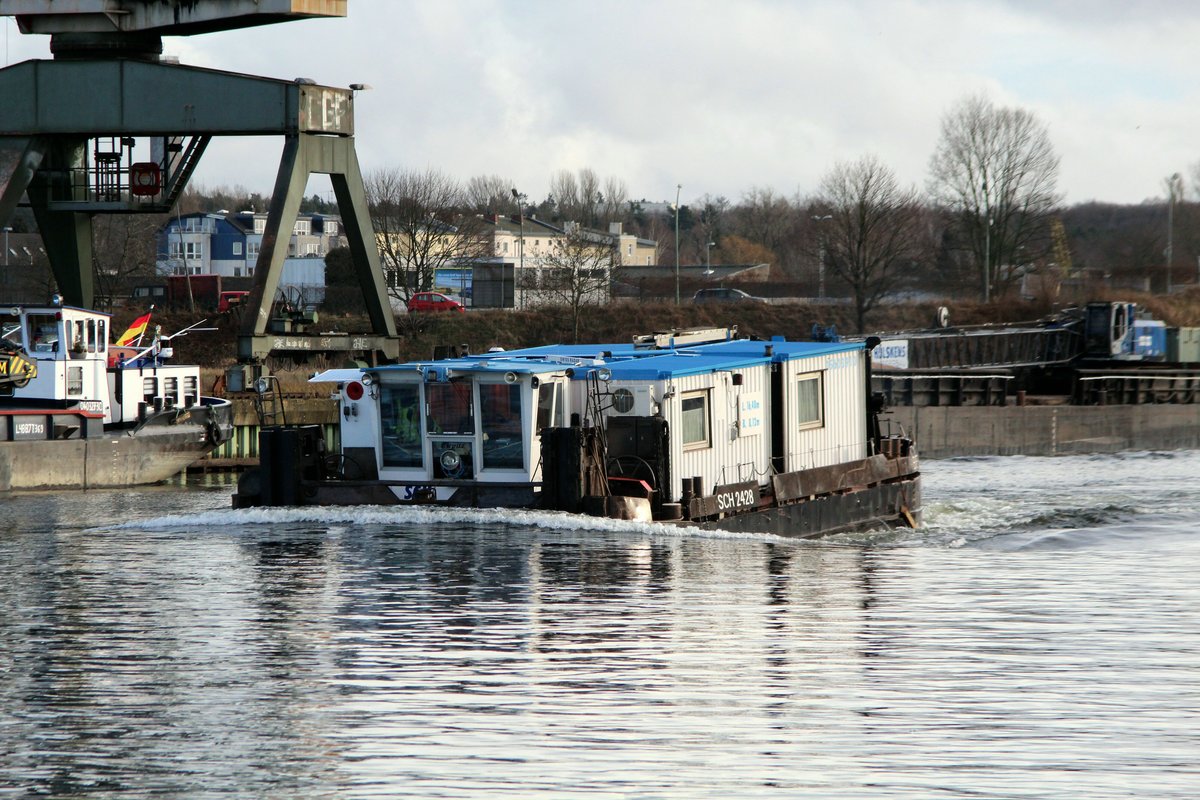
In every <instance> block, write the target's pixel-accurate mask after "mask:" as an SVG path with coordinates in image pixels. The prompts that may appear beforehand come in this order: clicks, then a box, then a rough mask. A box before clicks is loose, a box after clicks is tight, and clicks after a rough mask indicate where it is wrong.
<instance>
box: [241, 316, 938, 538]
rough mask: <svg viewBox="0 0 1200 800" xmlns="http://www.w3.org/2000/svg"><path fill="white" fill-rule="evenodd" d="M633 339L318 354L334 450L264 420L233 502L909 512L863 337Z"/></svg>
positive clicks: (816, 522)
mask: <svg viewBox="0 0 1200 800" xmlns="http://www.w3.org/2000/svg"><path fill="white" fill-rule="evenodd" d="M735 334H736V331H735V329H691V330H683V331H670V332H665V333H656V334H649V335H645V336H637V337H634V339H633V340H632V341H631V342H629V343H626V344H602V345H551V346H545V347H536V348H529V349H524V350H516V351H509V352H504V351H500V352H488V353H483V354H475V355H473V354H465V353H464V354H459V355H457V356H456V357H452V358H447V359H442V360H430V361H415V362H409V363H404V364H397V365H391V366H380V367H371V368H364V369H337V370H329V371H327V372H324V373H321V374H319V375H316V376H314V378H313V381H315V382H330V383H335V384H336V385H337V393H336V395H335V396H336V398H337V400H338V402H339V405H340V410H341V414H340V418H341V425H340V427H341V450H340V452H338V453H326V452H324V450H323V448H324V444H323V440H322V439H321V437H320V435H319V433H318V432H316V431H313V430H306V429H304V428H303V427H298V428H271V429H267V430H264V431H263V434H262V437H263V438H262V444H261V447H260V452H261V453H262V463H261V465H260V467H259V469H258V470H255V471H251V472H250V473H247V474H246V475H245V476H243V479H242V481H241V483H240V484H239V488H238V492H237V494H235V496H234V505H235V506H238V507H244V506H254V505H307V504H318V505H319V504H341V505H344V504H360V503H370V504H396V503H411V504H438V505H451V506H468V507H484V508H497V507H499V508H542V509H553V510H560V511H567V512H575V513H588V514H595V515H601V516H609V517H616V518H622V519H637V520H646V521H651V520H657V521H663V522H675V523H682V524H690V525H701V526H705V527H713V528H720V529H723V530H735V531H758V532H769V533H778V534H782V535H793V536H817V535H823V534H827V533H832V532H835V531H842V530H850V529H856V528H864V527H872V526H883V525H907V526H915V525H917V524H919V520H920V513H921V502H920V474H919V463H918V458H917V454H916V450H915V448H914V447H913V444H912V442H911V441H910V440H909V439H907V438H906V437H904V436H903V435H901V434H888V435H884V433H883V432H882V425H881V422H880V418H879V413H880V411H881V409H880V407H879V404H878V402H877V401H873V399H872V397H871V395H870V391H869V387H870V380H871V376H870V347H871V343H870V342H867V343H862V342H789V341H785V340H783V339H772V340H766V341H764V340H752V339H744V338H743V339H739V338H736V335H735Z"/></svg>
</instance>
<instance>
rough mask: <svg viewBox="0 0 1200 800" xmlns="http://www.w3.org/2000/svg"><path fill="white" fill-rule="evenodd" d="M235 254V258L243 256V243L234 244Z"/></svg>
mask: <svg viewBox="0 0 1200 800" xmlns="http://www.w3.org/2000/svg"><path fill="white" fill-rule="evenodd" d="M233 254H234V255H235V256H240V255H241V254H242V243H241V242H234V243H233Z"/></svg>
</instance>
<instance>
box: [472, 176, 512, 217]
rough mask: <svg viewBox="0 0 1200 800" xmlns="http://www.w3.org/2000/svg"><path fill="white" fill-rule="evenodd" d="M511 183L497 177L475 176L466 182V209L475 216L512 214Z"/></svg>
mask: <svg viewBox="0 0 1200 800" xmlns="http://www.w3.org/2000/svg"><path fill="white" fill-rule="evenodd" d="M512 187H513V182H512V181H511V180H508V179H506V178H501V177H500V176H499V175H477V176H476V177H474V178H471V179H470V180H469V181H467V188H466V196H465V199H464V202H465V204H466V207H467V208H469V209H471V210H472V211H474V212H475V213H476V214H500V215H505V216H506V215H508V214H509V213H511V212H512V207H513V199H512Z"/></svg>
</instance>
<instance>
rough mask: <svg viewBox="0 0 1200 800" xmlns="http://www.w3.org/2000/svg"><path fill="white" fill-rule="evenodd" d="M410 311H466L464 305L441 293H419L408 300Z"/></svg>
mask: <svg viewBox="0 0 1200 800" xmlns="http://www.w3.org/2000/svg"><path fill="white" fill-rule="evenodd" d="M408 310H409V311H466V309H465V308H463V306H462V303H460V302H458V301H457V300H455V299H454V298H453V297H447V296H446V295H444V294H442V293H441V292H417V293H416V294H414V295H413V296H412V297H410V298H409V300H408Z"/></svg>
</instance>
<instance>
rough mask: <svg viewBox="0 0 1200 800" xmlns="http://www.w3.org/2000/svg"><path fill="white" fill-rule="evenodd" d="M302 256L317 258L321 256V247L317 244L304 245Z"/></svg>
mask: <svg viewBox="0 0 1200 800" xmlns="http://www.w3.org/2000/svg"><path fill="white" fill-rule="evenodd" d="M304 254H305V255H309V256H317V255H320V254H321V246H320V245H319V244H306V245H304Z"/></svg>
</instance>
